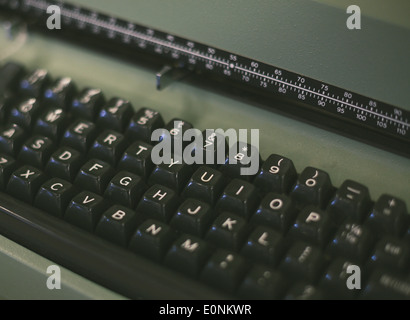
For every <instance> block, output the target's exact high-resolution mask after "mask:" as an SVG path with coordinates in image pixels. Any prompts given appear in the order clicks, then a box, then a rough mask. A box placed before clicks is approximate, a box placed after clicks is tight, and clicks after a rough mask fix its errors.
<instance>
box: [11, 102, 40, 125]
mask: <svg viewBox="0 0 410 320" xmlns="http://www.w3.org/2000/svg"><path fill="white" fill-rule="evenodd" d="M40 112H41V106H40V103H39V101H38V100H37V99H34V98H29V99H27V100H24V101H23V102H21V103H20V104H18V105H17V106H16V107H15V108H13V109H12V110H11V112H10V117H9V122H12V123H14V124H17V125H19V126H20V127H22V128H23V129H25V130H28V129H31V127H32V126H33V125H34V124H35V121H36V119H37V117H38V116H39V115H40Z"/></svg>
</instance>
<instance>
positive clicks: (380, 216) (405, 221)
mask: <svg viewBox="0 0 410 320" xmlns="http://www.w3.org/2000/svg"><path fill="white" fill-rule="evenodd" d="M365 223H366V225H368V226H369V228H371V229H372V230H373V231H375V233H376V234H382V233H388V234H391V235H395V236H401V235H402V234H403V233H404V231H405V230H406V229H407V227H408V225H409V218H408V214H407V208H406V204H405V203H404V201H403V200H401V199H398V198H395V197H393V196H390V195H387V194H383V195H381V196H380V198H379V199H378V200H377V202H376V203H375V205H374V207H373V210H372V211H371V214H370V216H369V217H368V219H367V221H366V222H365Z"/></svg>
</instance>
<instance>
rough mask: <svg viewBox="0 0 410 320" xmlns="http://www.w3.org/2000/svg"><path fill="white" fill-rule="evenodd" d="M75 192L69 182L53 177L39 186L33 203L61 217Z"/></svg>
mask: <svg viewBox="0 0 410 320" xmlns="http://www.w3.org/2000/svg"><path fill="white" fill-rule="evenodd" d="M75 194H76V190H75V188H74V187H73V185H72V184H71V183H70V182H68V181H65V180H62V179H60V178H53V179H51V180H49V181H47V182H46V183H44V184H43V185H42V186H41V187H40V189H39V191H38V193H37V195H36V197H35V200H34V205H35V206H36V207H37V208H40V209H42V210H44V211H46V212H48V213H50V214H52V215H55V216H57V217H60V218H62V217H63V215H64V213H65V210H66V208H67V206H68V203H69V202H70V200H71V199H72V198H73V197H74V195H75Z"/></svg>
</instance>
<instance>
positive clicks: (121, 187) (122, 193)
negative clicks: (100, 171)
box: [104, 171, 145, 208]
mask: <svg viewBox="0 0 410 320" xmlns="http://www.w3.org/2000/svg"><path fill="white" fill-rule="evenodd" d="M144 191H145V183H144V181H143V180H142V179H141V178H140V177H139V176H137V175H135V174H133V173H130V172H127V171H120V172H119V173H117V174H116V175H115V177H114V178H112V180H111V181H110V183H109V184H108V187H107V189H106V190H105V193H104V196H105V197H106V198H107V199H109V200H111V201H112V202H114V203H116V204H120V205H123V206H126V207H129V208H134V207H135V206H136V204H137V202H138V201H139V200H140V197H141V196H142V194H143V193H144Z"/></svg>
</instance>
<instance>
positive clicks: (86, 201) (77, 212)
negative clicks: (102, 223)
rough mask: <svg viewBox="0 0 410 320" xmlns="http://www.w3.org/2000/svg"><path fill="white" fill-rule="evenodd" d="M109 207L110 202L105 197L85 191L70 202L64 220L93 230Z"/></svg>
mask: <svg viewBox="0 0 410 320" xmlns="http://www.w3.org/2000/svg"><path fill="white" fill-rule="evenodd" d="M108 207H109V204H108V202H107V201H106V200H105V199H104V198H103V197H101V196H99V195H98V194H95V193H93V192H89V191H83V192H81V193H79V194H77V195H76V196H75V197H74V198H73V199H72V200H71V201H70V203H69V204H68V207H67V210H66V212H65V215H64V220H66V221H68V222H70V223H72V224H74V225H76V226H78V227H80V228H82V229H84V230H87V231H91V232H92V231H94V229H95V226H96V225H97V223H98V221H99V220H100V218H101V216H102V214H103V213H104V212H105V211H106V210H107V209H108Z"/></svg>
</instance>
